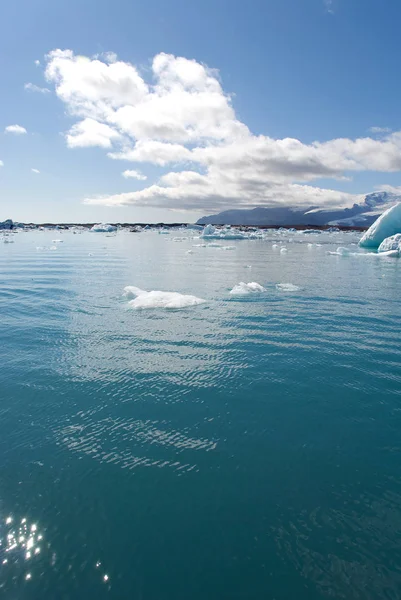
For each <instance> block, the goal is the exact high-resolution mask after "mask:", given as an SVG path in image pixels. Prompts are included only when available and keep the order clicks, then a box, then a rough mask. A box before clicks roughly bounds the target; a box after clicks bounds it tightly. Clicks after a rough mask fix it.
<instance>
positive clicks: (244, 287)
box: [230, 281, 266, 296]
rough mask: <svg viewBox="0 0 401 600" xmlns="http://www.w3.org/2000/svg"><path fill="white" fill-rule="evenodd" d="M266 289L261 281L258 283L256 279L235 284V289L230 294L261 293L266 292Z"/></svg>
mask: <svg viewBox="0 0 401 600" xmlns="http://www.w3.org/2000/svg"><path fill="white" fill-rule="evenodd" d="M265 291H266V289H265V288H264V287H263V286H262V285H260V283H256V281H251V282H250V283H244V282H243V281H240V283H239V284H238V285H235V286H234V287H233V289H232V290H231V291H230V294H233V295H235V296H243V295H245V294H260V293H261V292H265Z"/></svg>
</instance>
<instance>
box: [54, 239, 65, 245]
mask: <svg viewBox="0 0 401 600" xmlns="http://www.w3.org/2000/svg"><path fill="white" fill-rule="evenodd" d="M63 242H64V240H52V244H62V243H63Z"/></svg>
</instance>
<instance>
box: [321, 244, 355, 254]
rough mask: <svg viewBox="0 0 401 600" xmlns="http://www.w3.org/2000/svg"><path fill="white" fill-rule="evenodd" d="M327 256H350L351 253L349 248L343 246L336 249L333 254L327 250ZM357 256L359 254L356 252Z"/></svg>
mask: <svg viewBox="0 0 401 600" xmlns="http://www.w3.org/2000/svg"><path fill="white" fill-rule="evenodd" d="M327 254H335V255H336V256H351V255H352V254H353V253H352V252H351V251H350V249H349V248H344V247H343V246H340V247H339V248H337V250H336V251H335V252H331V251H330V250H329V251H328V252H327ZM354 254H355V253H354ZM358 254H359V252H358Z"/></svg>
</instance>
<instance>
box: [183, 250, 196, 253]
mask: <svg viewBox="0 0 401 600" xmlns="http://www.w3.org/2000/svg"><path fill="white" fill-rule="evenodd" d="M193 253H194V251H193V250H187V251H186V252H185V254H193Z"/></svg>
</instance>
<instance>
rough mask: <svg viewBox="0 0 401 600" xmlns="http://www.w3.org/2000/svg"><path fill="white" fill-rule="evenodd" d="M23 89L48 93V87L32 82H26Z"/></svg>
mask: <svg viewBox="0 0 401 600" xmlns="http://www.w3.org/2000/svg"><path fill="white" fill-rule="evenodd" d="M24 89H25V90H27V91H28V92H38V93H39V94H50V90H49V88H45V87H40V86H38V85H35V84H34V83H26V84H25V85H24Z"/></svg>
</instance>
